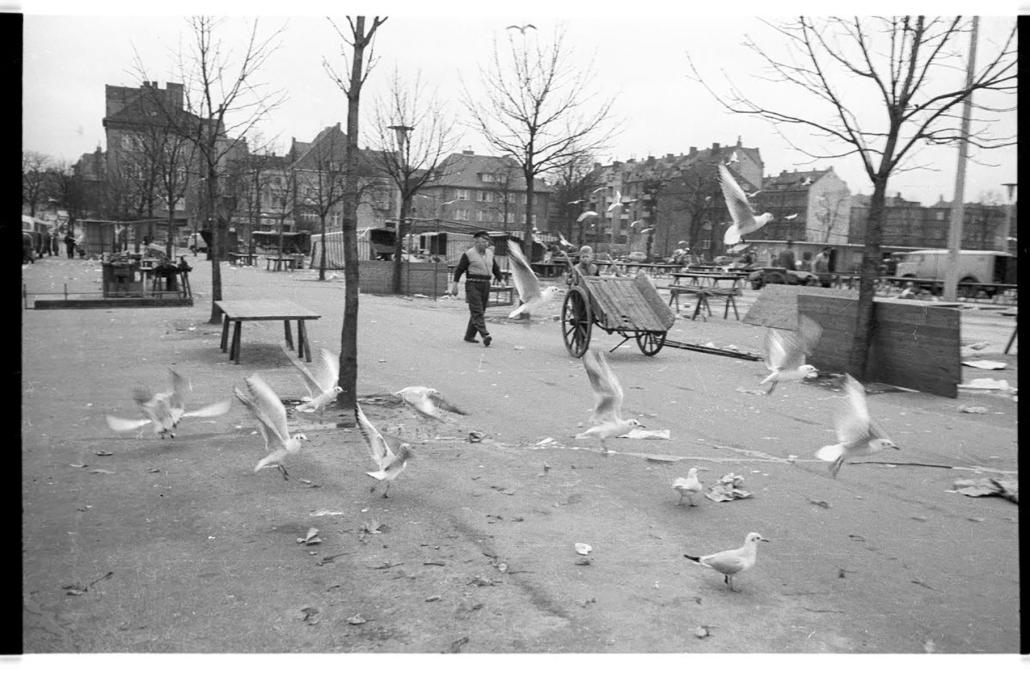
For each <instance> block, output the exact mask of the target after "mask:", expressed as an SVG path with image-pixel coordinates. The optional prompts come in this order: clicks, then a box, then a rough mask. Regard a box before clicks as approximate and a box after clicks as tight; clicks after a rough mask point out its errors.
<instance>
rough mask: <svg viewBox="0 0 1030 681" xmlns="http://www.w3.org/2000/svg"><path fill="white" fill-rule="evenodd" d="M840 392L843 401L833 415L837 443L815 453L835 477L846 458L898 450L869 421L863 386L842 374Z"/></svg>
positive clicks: (881, 431) (877, 427) (849, 376)
mask: <svg viewBox="0 0 1030 681" xmlns="http://www.w3.org/2000/svg"><path fill="white" fill-rule="evenodd" d="M844 393H845V396H846V397H847V402H846V403H845V405H844V406H843V407H842V408H841V409H839V410H838V412H837V414H836V416H835V418H834V430H836V431H837V444H835V445H826V446H825V447H822V448H820V449H819V451H818V452H816V453H815V455H816V457H817V458H819V459H822V460H823V461H829V462H830V474H831V475H832V476H833V477H835V478H836V477H837V473H839V472H840V469H841V466H843V465H844V464H845V463H846V462H847V460H848V459H851V458H853V457H856V456H864V455H866V454H875V453H876V452H882V451H883V450H885V449H901V447H899V446H897V445H896V444H894V442H893V441H891V439H890V438H889V437H887V434H886V433H885V432H883V429H882V428H880V427H879V426H878V425H876V424H875V423H873V421H872V419H871V418H870V417H869V407H868V406H867V405H866V400H865V388H864V387H863V386H862V384H861V383H859V382H858V381H856V380H855V379H854V378H852V377H851V375H850V374H844Z"/></svg>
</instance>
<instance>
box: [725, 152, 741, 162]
mask: <svg viewBox="0 0 1030 681" xmlns="http://www.w3.org/2000/svg"><path fill="white" fill-rule="evenodd" d="M739 161H740V158H739V157H738V156H737V152H736V151H734V152H733V153H732V154H730V160H728V161H726V162H727V163H738V162H739Z"/></svg>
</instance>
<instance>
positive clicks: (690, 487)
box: [672, 468, 707, 506]
mask: <svg viewBox="0 0 1030 681" xmlns="http://www.w3.org/2000/svg"><path fill="white" fill-rule="evenodd" d="M702 470H707V469H702ZM697 471H698V469H697V468H691V469H690V470H689V471H687V477H685V478H676V479H675V480H674V481H673V483H672V488H673V489H674V490H676V491H677V492H679V493H680V500H679V501H677V502H676V505H677V506H680V505H681V504H682V503H683V497H687V500H688V501H689V502H690V505H691V506H697V504H695V503H694V495H695V494H700V493H701V490H702V489H703V488H702V486H701V481H700V480H698V479H697Z"/></svg>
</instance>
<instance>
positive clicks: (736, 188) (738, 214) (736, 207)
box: [719, 165, 773, 246]
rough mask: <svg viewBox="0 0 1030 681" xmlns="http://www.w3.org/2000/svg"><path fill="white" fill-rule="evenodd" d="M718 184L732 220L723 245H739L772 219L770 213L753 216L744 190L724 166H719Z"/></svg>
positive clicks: (753, 213)
mask: <svg viewBox="0 0 1030 681" xmlns="http://www.w3.org/2000/svg"><path fill="white" fill-rule="evenodd" d="M719 182H720V184H721V185H722V195H723V197H724V198H725V199H726V207H727V209H729V211H730V217H732V218H733V224H732V225H730V227H729V229H727V230H726V234H725V235H724V236H723V243H725V244H726V245H727V246H732V245H733V244H736V243H739V242H740V241H742V240H743V237H744V235H745V234H750V233H751V232H754V231H755V230H758V229H761V228H762V227H764V226H765V224H766V223H767V222H769V221H770V220H772V219H773V216H772V214H771V213H762V214H761V215H757V216H756V215H755V212H754V211H753V210H752V209H751V205H750V204H749V203H748V201H747V196H745V195H744V190H742V189H741V188H740V185H739V184H737V181H736V180H734V179H733V175H731V174H730V171H729V169H728V168H727V167H726V166H724V165H720V166H719Z"/></svg>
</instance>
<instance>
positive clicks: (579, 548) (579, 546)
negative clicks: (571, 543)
mask: <svg viewBox="0 0 1030 681" xmlns="http://www.w3.org/2000/svg"><path fill="white" fill-rule="evenodd" d="M593 550H594V548H593V547H592V546H590V544H583V543H582V542H576V553H578V554H579V555H581V556H585V555H587V554H588V553H590V552H591V551H593Z"/></svg>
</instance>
